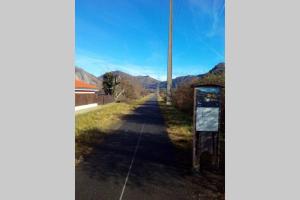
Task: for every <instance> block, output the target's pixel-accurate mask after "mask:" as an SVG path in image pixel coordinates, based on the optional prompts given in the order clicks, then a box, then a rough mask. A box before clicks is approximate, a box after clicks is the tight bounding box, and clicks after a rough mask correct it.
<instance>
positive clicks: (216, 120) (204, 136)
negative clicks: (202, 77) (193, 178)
mask: <svg viewBox="0 0 300 200" xmlns="http://www.w3.org/2000/svg"><path fill="white" fill-rule="evenodd" d="M193 88H194V117H193V129H194V130H193V133H194V137H193V168H194V169H195V170H196V171H199V170H200V169H202V168H204V167H209V168H211V167H213V168H215V169H216V168H219V135H220V113H221V86H219V85H212V84H210V85H203V84H202V85H193Z"/></svg>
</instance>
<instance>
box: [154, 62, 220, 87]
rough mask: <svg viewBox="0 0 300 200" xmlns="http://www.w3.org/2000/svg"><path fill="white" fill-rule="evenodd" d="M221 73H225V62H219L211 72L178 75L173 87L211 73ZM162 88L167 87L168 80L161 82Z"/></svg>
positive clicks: (173, 81)
mask: <svg viewBox="0 0 300 200" xmlns="http://www.w3.org/2000/svg"><path fill="white" fill-rule="evenodd" d="M221 73H225V63H219V64H217V65H216V66H214V67H213V68H212V69H211V70H209V72H207V73H205V74H199V75H188V76H179V77H176V78H174V79H173V80H172V87H174V88H176V87H178V86H179V85H181V84H183V83H188V82H192V81H195V80H198V79H201V78H203V77H205V76H207V75H209V74H221ZM160 88H167V81H162V82H160Z"/></svg>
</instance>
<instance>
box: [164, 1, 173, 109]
mask: <svg viewBox="0 0 300 200" xmlns="http://www.w3.org/2000/svg"><path fill="white" fill-rule="evenodd" d="M172 33H173V0H170V19H169V47H168V75H167V102H166V103H167V105H171V88H172Z"/></svg>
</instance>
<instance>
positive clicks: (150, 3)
mask: <svg viewBox="0 0 300 200" xmlns="http://www.w3.org/2000/svg"><path fill="white" fill-rule="evenodd" d="M75 16H76V17H75V34H76V35H75V38H76V39H75V46H76V48H75V65H76V66H78V67H81V68H83V69H85V70H86V71H88V72H90V73H92V74H94V75H95V76H99V75H101V74H103V73H105V72H107V71H112V70H121V71H123V72H127V73H129V74H132V75H149V76H152V77H154V78H156V79H159V80H165V79H166V74H167V50H168V20H169V0H110V1H108V0H76V1H75ZM224 16H225V11H224V0H173V77H177V76H183V75H195V74H201V73H205V72H207V71H208V70H209V69H211V68H212V67H213V66H214V65H216V64H217V63H219V62H224V48H225V47H224V46H225V41H224V40H225V35H224V34H225V30H224V29H225V27H224V26H225V20H224Z"/></svg>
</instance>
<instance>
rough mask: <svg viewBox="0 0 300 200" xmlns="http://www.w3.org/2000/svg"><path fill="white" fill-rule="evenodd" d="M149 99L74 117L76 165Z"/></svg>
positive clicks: (110, 106) (145, 98)
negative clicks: (128, 115) (122, 120)
mask: <svg viewBox="0 0 300 200" xmlns="http://www.w3.org/2000/svg"><path fill="white" fill-rule="evenodd" d="M149 98H150V96H146V97H143V98H141V99H138V100H135V101H132V102H129V103H111V104H108V105H105V106H103V107H100V108H99V109H95V110H92V111H90V112H86V113H82V114H78V115H75V145H76V146H75V158H76V163H78V162H80V160H82V158H83V157H84V156H86V155H88V154H90V153H91V152H92V150H93V148H94V147H95V146H96V145H98V144H99V143H101V141H102V140H103V138H104V136H105V135H107V134H110V133H112V131H111V129H112V128H115V127H117V126H118V125H120V124H121V123H120V122H121V119H122V117H123V116H125V115H127V114H130V113H131V112H132V111H133V110H134V109H136V108H137V107H139V106H140V105H141V104H143V103H144V102H145V101H146V100H148V99H149Z"/></svg>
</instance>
